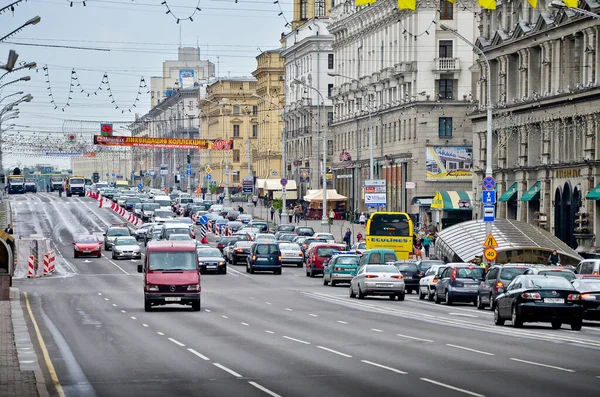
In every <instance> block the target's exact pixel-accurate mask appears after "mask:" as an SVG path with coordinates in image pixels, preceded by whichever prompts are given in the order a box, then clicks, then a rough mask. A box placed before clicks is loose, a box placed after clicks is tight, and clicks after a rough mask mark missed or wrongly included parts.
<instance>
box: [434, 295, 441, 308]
mask: <svg viewBox="0 0 600 397" xmlns="http://www.w3.org/2000/svg"><path fill="white" fill-rule="evenodd" d="M434 302H435V303H436V304H437V305H439V304H440V303H442V300H441V299H440V296H439V294H438V293H437V292H435V298H434Z"/></svg>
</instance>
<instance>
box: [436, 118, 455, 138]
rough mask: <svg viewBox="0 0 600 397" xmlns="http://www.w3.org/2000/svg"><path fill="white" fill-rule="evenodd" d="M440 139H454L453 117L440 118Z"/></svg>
mask: <svg viewBox="0 0 600 397" xmlns="http://www.w3.org/2000/svg"><path fill="white" fill-rule="evenodd" d="M439 123H440V125H439V128H440V138H451V137H452V117H440V121H439Z"/></svg>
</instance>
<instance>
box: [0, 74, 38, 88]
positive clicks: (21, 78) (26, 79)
mask: <svg viewBox="0 0 600 397" xmlns="http://www.w3.org/2000/svg"><path fill="white" fill-rule="evenodd" d="M29 80H31V77H29V76H23V77H19V78H18V79H16V80H13V81H9V82H8V83H4V84H2V85H0V90H1V89H2V88H4V87H6V86H7V85H10V84H14V83H18V82H19V81H29Z"/></svg>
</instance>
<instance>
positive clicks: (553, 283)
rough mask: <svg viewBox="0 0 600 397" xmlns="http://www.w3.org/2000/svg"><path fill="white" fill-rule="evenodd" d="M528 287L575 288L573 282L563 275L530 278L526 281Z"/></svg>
mask: <svg viewBox="0 0 600 397" xmlns="http://www.w3.org/2000/svg"><path fill="white" fill-rule="evenodd" d="M525 286H526V287H527V288H537V289H539V288H563V289H573V286H572V285H571V283H570V282H569V281H568V280H567V279H566V278H562V277H535V278H529V279H527V281H526V282H525Z"/></svg>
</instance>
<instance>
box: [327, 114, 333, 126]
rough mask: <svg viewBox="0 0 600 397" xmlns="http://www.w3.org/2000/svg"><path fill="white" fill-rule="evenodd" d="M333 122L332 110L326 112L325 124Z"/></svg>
mask: <svg viewBox="0 0 600 397" xmlns="http://www.w3.org/2000/svg"><path fill="white" fill-rule="evenodd" d="M332 123H333V112H327V124H332Z"/></svg>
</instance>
